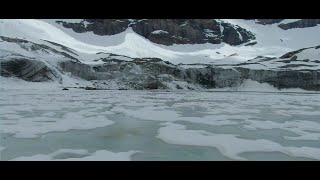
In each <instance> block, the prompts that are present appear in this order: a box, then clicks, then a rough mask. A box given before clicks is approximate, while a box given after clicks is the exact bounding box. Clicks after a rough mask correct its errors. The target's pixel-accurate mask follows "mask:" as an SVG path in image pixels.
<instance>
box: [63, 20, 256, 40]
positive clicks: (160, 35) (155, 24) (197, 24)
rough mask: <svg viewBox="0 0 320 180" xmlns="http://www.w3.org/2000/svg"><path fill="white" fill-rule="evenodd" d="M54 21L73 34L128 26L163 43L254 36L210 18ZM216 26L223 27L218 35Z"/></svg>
mask: <svg viewBox="0 0 320 180" xmlns="http://www.w3.org/2000/svg"><path fill="white" fill-rule="evenodd" d="M85 22H86V23H87V25H85V24H84V23H85ZM57 23H60V24H62V26H64V27H65V28H71V29H72V30H73V31H75V32H77V33H83V32H93V33H94V34H97V35H114V34H118V33H121V32H123V31H125V30H126V29H127V28H128V27H132V30H133V31H134V32H136V33H137V34H139V35H141V36H143V37H145V38H147V39H149V40H150V41H152V42H154V43H158V44H164V45H172V44H203V43H212V44H219V43H221V42H225V43H227V44H230V45H239V44H242V43H245V42H248V41H250V40H252V39H255V37H254V35H253V34H252V33H251V32H249V31H247V30H245V29H243V28H241V27H239V26H236V27H235V26H233V25H231V24H229V23H220V22H217V21H216V20H214V19H86V20H84V21H83V22H80V23H69V22H64V21H57ZM220 25H221V26H222V27H223V28H224V30H223V33H222V34H221V29H220ZM160 30H161V31H160ZM238 33H239V34H240V35H241V37H242V38H241V37H240V36H239V34H238Z"/></svg>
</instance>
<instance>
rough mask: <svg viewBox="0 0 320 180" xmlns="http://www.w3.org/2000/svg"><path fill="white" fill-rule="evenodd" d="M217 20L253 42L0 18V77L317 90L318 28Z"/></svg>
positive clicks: (123, 85)
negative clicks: (170, 41)
mask: <svg viewBox="0 0 320 180" xmlns="http://www.w3.org/2000/svg"><path fill="white" fill-rule="evenodd" d="M78 21H80V22H82V20H73V22H78ZM216 21H217V22H220V23H222V22H224V23H228V24H229V25H228V27H233V26H234V28H235V29H236V28H237V27H242V28H244V29H246V30H247V31H250V32H252V33H253V34H254V36H255V39H254V40H251V42H246V43H244V44H241V45H237V46H232V45H229V44H226V43H220V44H210V43H206V44H175V45H172V46H166V45H161V44H156V43H154V42H151V41H150V40H149V39H147V38H145V37H142V36H140V35H138V34H137V33H136V32H134V30H133V29H132V28H127V29H126V30H125V31H124V32H122V33H120V34H116V35H112V36H99V35H96V34H93V33H91V32H85V33H76V32H73V31H72V30H71V29H68V28H64V27H63V26H61V25H60V24H57V23H55V20H31V19H24V20H0V61H1V67H2V68H1V77H3V76H4V77H17V78H20V79H23V80H26V81H32V82H34V81H36V82H45V81H53V82H55V83H59V84H60V85H63V86H67V87H85V86H90V87H94V88H98V89H203V88H204V89H207V88H209V89H210V88H224V87H239V86H240V85H241V84H243V83H244V82H246V81H247V80H253V81H257V82H259V83H268V84H270V85H272V86H274V87H276V88H302V89H305V90H320V81H319V80H318V77H320V74H319V73H320V72H319V68H320V66H319V62H320V60H319V59H320V58H319V56H320V54H319V52H320V48H319V44H320V43H319V42H320V40H319V36H317V34H318V32H320V31H319V26H315V27H307V28H298V29H288V30H283V29H281V28H279V27H278V26H277V25H278V24H279V23H273V24H267V25H263V24H259V23H256V21H253V20H251V21H248V20H216ZM289 23H291V22H289ZM220 30H221V31H224V28H222V27H221V29H220ZM208 32H209V31H208ZM90 33H91V34H90ZM99 38H100V40H101V41H99V42H96V41H95V40H96V39H99ZM113 40H116V41H113ZM104 41H105V42H106V44H103V43H104ZM279 41H280V42H279ZM301 48H302V49H301ZM297 49H298V50H297ZM9 84H10V83H9ZM11 84H12V83H11Z"/></svg>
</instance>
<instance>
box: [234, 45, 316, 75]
mask: <svg viewBox="0 0 320 180" xmlns="http://www.w3.org/2000/svg"><path fill="white" fill-rule="evenodd" d="M235 66H237V67H239V66H241V67H245V68H250V69H265V70H278V71H282V70H316V71H317V70H320V46H315V47H310V48H303V49H299V50H296V51H292V52H289V53H286V54H284V55H283V56H281V57H279V58H268V57H257V58H255V59H251V60H248V61H246V62H244V63H240V64H237V65H235Z"/></svg>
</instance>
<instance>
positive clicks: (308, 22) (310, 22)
mask: <svg viewBox="0 0 320 180" xmlns="http://www.w3.org/2000/svg"><path fill="white" fill-rule="evenodd" d="M318 24H320V19H301V20H298V21H295V22H291V23H287V24H279V25H278V26H279V27H280V28H281V29H284V30H288V29H293V28H306V27H314V26H317V25H318Z"/></svg>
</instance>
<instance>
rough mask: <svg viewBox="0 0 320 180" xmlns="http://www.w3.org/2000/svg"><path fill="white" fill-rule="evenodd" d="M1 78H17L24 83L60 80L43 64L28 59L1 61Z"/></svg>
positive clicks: (58, 76)
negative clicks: (24, 81)
mask: <svg viewBox="0 0 320 180" xmlns="http://www.w3.org/2000/svg"><path fill="white" fill-rule="evenodd" d="M1 76H4V77H11V76H14V77H18V78H20V79H23V80H26V81H33V82H42V81H54V80H58V79H60V78H61V77H60V75H59V74H58V73H57V72H55V71H54V70H52V69H50V68H49V67H48V66H47V65H46V64H45V63H43V62H41V61H38V60H31V59H30V58H23V57H21V58H18V57H17V58H14V59H10V60H5V61H1Z"/></svg>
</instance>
